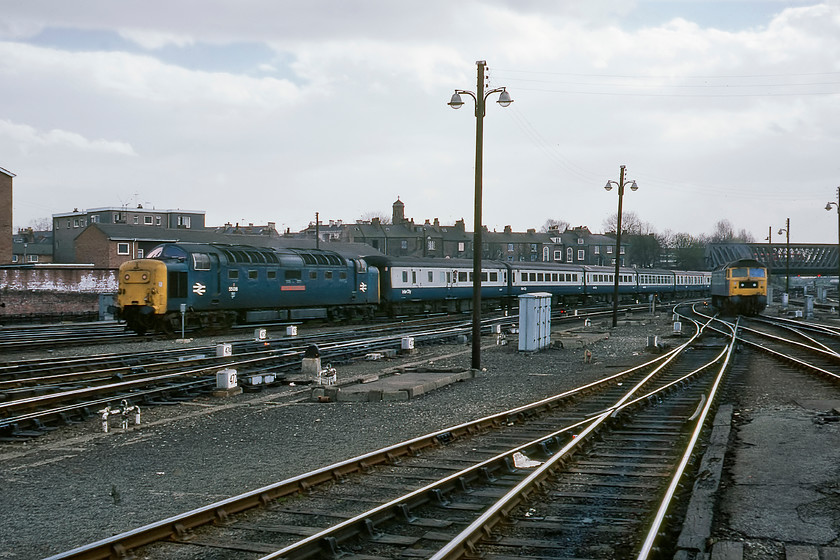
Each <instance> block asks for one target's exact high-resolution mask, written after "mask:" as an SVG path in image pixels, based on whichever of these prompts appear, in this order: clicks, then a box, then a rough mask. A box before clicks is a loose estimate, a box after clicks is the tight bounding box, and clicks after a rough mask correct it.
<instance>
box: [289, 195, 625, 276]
mask: <svg viewBox="0 0 840 560" xmlns="http://www.w3.org/2000/svg"><path fill="white" fill-rule="evenodd" d="M296 235H298V236H300V237H304V238H308V239H315V237H316V235H317V236H318V238H319V241H320V242H323V243H329V242H330V241H347V242H353V243H363V244H366V245H369V246H371V247H372V248H374V249H376V250H377V251H380V252H382V253H384V254H386V255H392V256H411V257H437V258H462V259H471V258H472V257H473V254H474V244H473V233H472V232H468V231H466V227H465V225H464V220H463V219H461V220H458V221H457V222H455V223H454V224H452V225H442V224H441V223H440V221H439V220H438V219H437V218H435V219H434V220H432V221H430V220H426V221H425V222H424V223H423V224H418V223H415V222H414V220H413V219H408V218H406V217H405V204H404V203H403V202H402V201H401V200H400V199H399V198H398V199H397V200H396V202H394V203H393V205H392V214H391V222H390V223H388V222H386V221H383V220H382V219H381V218H373V219H371V220H370V221H362V220H359V221H357V222H356V223H354V224H345V223H343V222H341V221H332V220H331V221H329V222H328V223H327V224H319V226H318V227H317V228H316V225H315V224H314V223H311V224H309V227H307V228H306V229H305V230H303V231H301V232H299V233H298V234H296ZM481 239H482V248H481V256H482V258H484V259H492V260H500V261H510V262H523V261H527V262H537V261H540V262H557V263H571V264H580V265H603V266H609V265H614V264H615V254H614V253H615V237H613V236H609V235H601V234H595V233H592V232H591V231H589V228H587V227H586V226H579V227H575V228H567V229H566V230H564V231H562V232H561V231H559V230H557V229H554V230H549V231H547V232H537V231H536V230H535V229H529V230H527V231H525V232H515V231H513V229H512V228H511V227H510V226H505V228H504V231H501V232H497V231H488V230H487V228H485V229H484V231H483V232H482V235H481ZM626 250H627V244H626V243H623V244H622V246H621V250H620V254H619V259H620V262H621V264H622V266H623V265H625V264H626V263H625V254H626Z"/></svg>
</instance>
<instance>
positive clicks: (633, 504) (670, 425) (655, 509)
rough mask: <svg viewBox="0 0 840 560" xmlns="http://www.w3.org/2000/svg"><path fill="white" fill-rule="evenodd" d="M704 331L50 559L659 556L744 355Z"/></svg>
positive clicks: (729, 343) (698, 330)
mask: <svg viewBox="0 0 840 560" xmlns="http://www.w3.org/2000/svg"><path fill="white" fill-rule="evenodd" d="M700 331H701V329H700V328H699V327H698V329H697V334H695V336H694V337H692V338H691V339H690V340H689V341H688V342H686V344H684V345H682V346H680V347H679V348H677V349H675V350H673V351H671V352H669V353H668V354H666V355H664V356H661V357H659V358H656V359H655V360H652V361H651V362H649V363H647V364H644V365H643V366H638V367H635V368H631V369H629V370H626V371H623V372H620V373H618V374H615V375H613V376H610V377H609V378H607V379H604V380H601V381H599V382H596V383H592V384H589V385H587V386H583V387H579V388H577V389H574V390H572V391H568V392H566V393H563V394H560V395H556V396H554V397H551V398H548V399H544V400H542V401H540V402H537V403H532V404H531V405H528V406H524V407H520V408H517V409H514V410H511V411H507V412H505V413H501V414H498V415H494V416H490V417H485V418H482V419H479V420H476V421H474V422H469V423H466V424H462V425H458V426H453V427H451V428H447V429H445V430H441V431H438V432H434V433H431V434H427V435H426V436H422V437H420V438H414V439H412V440H409V441H406V442H403V443H401V444H397V445H395V446H390V447H388V448H385V449H381V450H379V451H377V452H373V453H368V454H365V455H363V456H360V457H355V458H352V459H349V460H347V461H343V462H340V463H336V464H333V465H330V466H328V467H324V468H321V469H317V470H316V471H312V472H310V473H307V474H304V475H300V476H297V477H293V478H291V479H287V480H284V481H281V482H279V483H277V484H274V485H271V486H267V487H264V488H260V489H258V490H255V491H253V492H249V493H247V494H244V495H240V496H236V497H232V498H229V499H227V500H223V501H221V502H218V503H215V504H211V505H209V506H207V507H204V508H200V509H198V510H194V511H191V512H187V513H186V514H184V515H180V516H176V517H173V518H169V519H167V520H163V521H161V522H158V523H153V524H150V525H147V526H145V527H142V528H140V529H137V530H135V531H129V532H128V533H124V534H122V535H118V536H116V537H113V538H109V539H105V540H103V541H100V542H98V543H93V544H91V545H88V546H86V547H80V548H78V549H75V550H73V551H69V552H67V553H65V554H60V555H56V556H54V557H53V558H56V559H57V558H108V557H109V555H111V554H118V553H122V551H128V550H133V549H135V548H137V547H140V546H146V548H144V549H143V552H142V554H143V555H144V556H145V557H149V558H222V557H224V558H255V557H260V558H264V559H268V558H313V557H322V556H324V555H331V554H338V555H351V556H352V555H355V556H357V557H360V558H361V557H392V556H393V555H403V556H408V557H424V558H429V557H431V558H460V557H463V556H465V555H467V554H475V553H477V552H480V553H485V554H487V555H488V556H489V557H498V558H503V557H514V556H517V557H518V556H521V555H522V554H525V555H528V554H530V555H532V556H535V557H536V556H553V557H559V556H568V557H594V558H612V557H621V558H625V557H630V556H628V554H630V553H632V554H634V555H635V554H639V558H646V557H647V555H648V554H649V553H650V551H651V550H653V549H654V547H655V546H656V545H657V543H656V540H657V535H659V533H660V532H661V531H663V530H668V527H664V528H663V522H664V520H665V512H667V511H668V510H669V505H670V502H671V499H672V498H673V496H674V495H675V494H676V493H677V489H678V485H679V483H680V481H681V479H682V477H683V473H684V471H685V470H687V469H688V466H689V458H690V457H691V455H692V453H693V449H694V445H695V444H696V443H697V441H698V440H699V438H700V434H701V432H702V428H703V425H704V420H705V419H706V418H708V415H709V412H710V410H711V405H712V403H713V402H714V394H715V392H716V390H717V387H718V386H719V384H720V380H721V378H722V375H723V372H724V371H725V369H726V368H725V365H726V362H727V360H728V357H729V356H730V354H731V350H732V343H731V342H726V343H725V342H724V341H723V340H724V339H722V338H721V339H715V340H711V341H709V340H707V337H702V338H701V337H700ZM607 536H608V537H610V538H609V539H607V538H606V537H607ZM150 543H154V544H152V545H151V546H148V545H149V544H150ZM610 543H612V544H610ZM608 549H609V550H608Z"/></svg>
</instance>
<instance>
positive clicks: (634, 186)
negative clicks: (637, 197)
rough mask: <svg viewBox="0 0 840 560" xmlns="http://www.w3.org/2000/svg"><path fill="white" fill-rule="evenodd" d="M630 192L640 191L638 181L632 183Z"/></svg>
mask: <svg viewBox="0 0 840 560" xmlns="http://www.w3.org/2000/svg"><path fill="white" fill-rule="evenodd" d="M630 190H631V191H637V190H639V185H637V184H636V181H633V182H632V183H630Z"/></svg>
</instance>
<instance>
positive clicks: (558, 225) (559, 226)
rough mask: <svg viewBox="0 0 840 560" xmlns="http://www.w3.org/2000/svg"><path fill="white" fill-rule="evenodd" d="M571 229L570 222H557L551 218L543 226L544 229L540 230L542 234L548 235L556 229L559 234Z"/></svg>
mask: <svg viewBox="0 0 840 560" xmlns="http://www.w3.org/2000/svg"><path fill="white" fill-rule="evenodd" d="M568 228H569V222H567V221H566V220H557V219H555V218H549V219H547V220H546V221H545V223H544V224H543V227H541V228H540V231H541V232H542V233H546V232H548V231H549V230H553V229H556V230H557V231H559V232H561V233H562V232H564V231H566V230H567V229H568Z"/></svg>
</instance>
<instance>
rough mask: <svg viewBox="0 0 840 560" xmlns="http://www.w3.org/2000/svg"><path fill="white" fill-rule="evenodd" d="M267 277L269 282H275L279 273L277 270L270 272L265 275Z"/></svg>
mask: <svg viewBox="0 0 840 560" xmlns="http://www.w3.org/2000/svg"><path fill="white" fill-rule="evenodd" d="M265 277H266V278H268V279H269V280H274V279H275V278H277V271H276V270H269V271H267V272H266V273H265Z"/></svg>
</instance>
